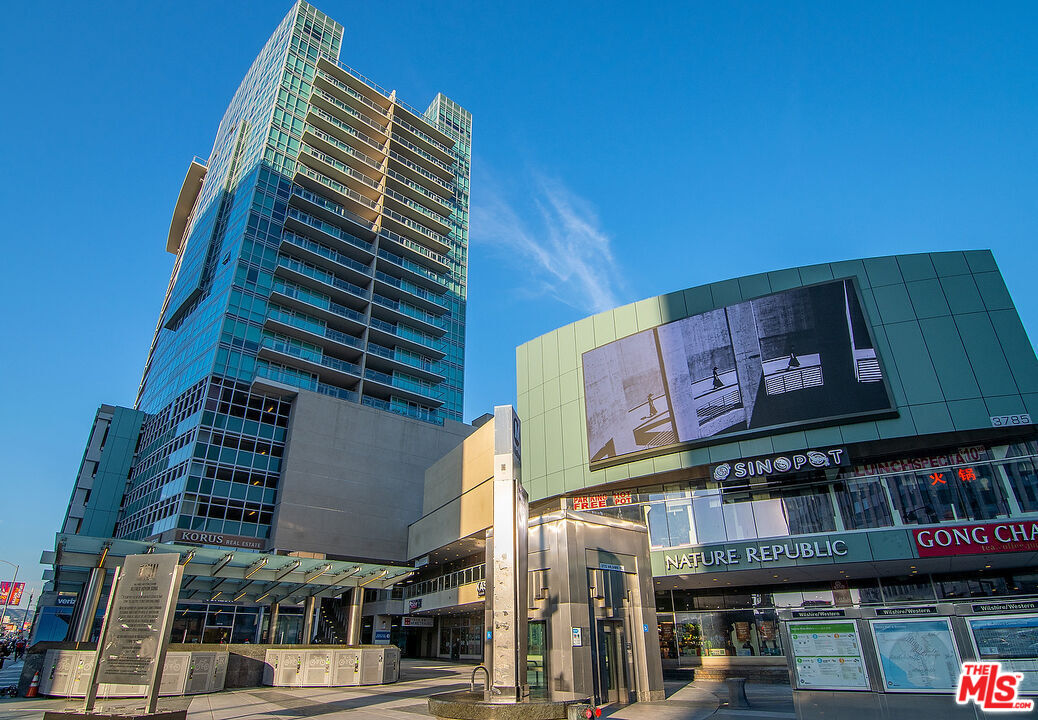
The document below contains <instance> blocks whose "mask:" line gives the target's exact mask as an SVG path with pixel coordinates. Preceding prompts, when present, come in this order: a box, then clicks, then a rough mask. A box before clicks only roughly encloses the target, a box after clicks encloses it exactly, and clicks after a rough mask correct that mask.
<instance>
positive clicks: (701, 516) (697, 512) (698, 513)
mask: <svg viewBox="0 0 1038 720" xmlns="http://www.w3.org/2000/svg"><path fill="white" fill-rule="evenodd" d="M692 514H693V515H694V516H695V519H696V537H697V538H698V542H700V543H701V544H704V545H705V544H707V543H715V542H724V541H725V540H726V539H727V535H725V531H724V513H723V512H722V511H721V493H720V491H718V490H696V491H693V493H692Z"/></svg>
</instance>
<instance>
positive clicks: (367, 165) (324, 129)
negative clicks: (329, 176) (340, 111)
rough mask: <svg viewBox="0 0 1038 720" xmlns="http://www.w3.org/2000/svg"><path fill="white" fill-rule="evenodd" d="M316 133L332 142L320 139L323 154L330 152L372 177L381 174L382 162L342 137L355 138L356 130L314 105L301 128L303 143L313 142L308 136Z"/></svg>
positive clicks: (308, 111)
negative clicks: (322, 145)
mask: <svg viewBox="0 0 1038 720" xmlns="http://www.w3.org/2000/svg"><path fill="white" fill-rule="evenodd" d="M318 132H321V133H324V135H326V136H327V137H330V138H332V140H334V142H332V140H328V139H327V138H326V137H323V136H322V137H321V139H320V142H321V143H325V145H326V146H324V147H322V149H323V150H324V151H325V152H330V153H331V154H332V155H335V154H339V157H340V159H341V160H343V161H344V162H348V163H350V164H352V165H354V167H356V168H357V169H358V170H361V171H363V172H367V173H369V174H372V175H373V176H378V175H381V174H382V164H383V163H382V161H380V160H377V159H376V158H374V157H372V156H371V155H368V154H367V153H365V152H364V151H363V150H362V149H360V148H357V147H354V145H353V144H352V143H351V142H348V141H347V140H346V139H344V138H343V137H342V134H343V133H346V134H347V135H350V136H355V133H356V132H357V131H356V130H354V129H353V128H352V127H350V126H349V125H347V124H346V123H344V122H343V121H342V120H340V119H339V118H337V117H335V116H334V115H332V114H331V113H327V112H325V111H324V110H322V109H321V108H319V107H317V106H316V105H311V106H310V108H309V109H308V110H307V113H306V125H305V126H304V127H303V140H304V142H314V141H313V140H312V138H310V137H309V136H310V135H316V134H317V133H318Z"/></svg>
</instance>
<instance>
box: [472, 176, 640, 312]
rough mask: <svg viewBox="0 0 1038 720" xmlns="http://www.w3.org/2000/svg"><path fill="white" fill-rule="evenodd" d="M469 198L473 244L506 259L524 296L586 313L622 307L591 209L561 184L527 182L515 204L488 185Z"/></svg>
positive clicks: (607, 243)
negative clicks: (520, 282) (541, 297)
mask: <svg viewBox="0 0 1038 720" xmlns="http://www.w3.org/2000/svg"><path fill="white" fill-rule="evenodd" d="M480 182H481V190H480V191H479V192H478V193H474V194H473V198H472V202H473V205H472V213H471V228H472V230H471V234H472V240H473V242H474V243H480V244H483V245H487V246H491V247H492V248H494V249H495V250H501V251H503V252H506V253H509V254H510V255H511V256H512V257H513V259H514V266H515V268H516V270H517V272H519V273H521V274H522V276H523V280H524V286H525V288H526V291H527V292H529V293H531V294H534V295H548V296H551V297H554V298H555V299H557V300H559V301H560V302H563V303H565V304H567V305H569V306H570V307H573V308H576V309H577V310H581V311H583V312H587V313H594V312H600V311H602V310H608V309H610V308H612V307H616V306H617V305H619V304H621V303H622V302H623V300H622V299H621V298H622V296H623V294H624V283H623V279H622V275H621V273H620V271H619V268H618V266H617V262H616V258H615V256H614V255H613V247H612V239H611V238H610V237H609V235H608V234H607V233H606V232H605V231H604V230H603V229H602V227H601V224H600V222H599V219H598V214H597V212H596V211H595V208H594V207H593V206H592V205H591V203H589V202H588V201H586V200H584V199H583V198H581V197H580V196H578V195H577V194H576V193H574V192H573V191H571V190H570V189H569V188H567V187H566V186H565V185H564V184H563V183H562V182H561V181H559V180H554V179H549V178H546V177H543V176H539V175H537V176H534V177H533V178H532V179H529V182H528V185H527V187H526V189H525V190H526V192H525V193H524V194H525V195H526V197H524V198H522V200H518V199H516V198H515V197H514V194H511V195H510V194H508V193H506V192H505V191H503V190H502V189H501V188H500V186H499V185H498V184H497V183H495V182H494V181H493V180H492V179H488V178H487V177H485V173H484V177H482V178H481V181H480Z"/></svg>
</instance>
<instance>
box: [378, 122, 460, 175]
mask: <svg viewBox="0 0 1038 720" xmlns="http://www.w3.org/2000/svg"><path fill="white" fill-rule="evenodd" d="M392 131H393V132H396V133H399V134H400V136H401V137H403V138H406V139H407V140H408V141H410V142H411V143H413V144H414V145H416V146H417V147H420V148H422V149H423V150H425V152H426V153H428V154H429V155H431V156H433V157H435V158H437V159H438V160H439V161H440V162H442V163H444V164H446V165H448V166H450V165H451V164H453V163H454V157H453V156H452V155H451V153H450V148H448V147H446V146H444V145H441V144H440V143H439V142H438V141H437V140H435V139H433V137H432V136H431V135H428V134H426V133H425V132H423V131H422V130H420V129H419V128H417V127H415V126H414V125H412V124H411V123H409V122H407V121H406V120H405V119H404V118H403V117H402V116H401V115H400V114H397V113H394V114H393V126H392ZM453 144H454V143H451V145H453Z"/></svg>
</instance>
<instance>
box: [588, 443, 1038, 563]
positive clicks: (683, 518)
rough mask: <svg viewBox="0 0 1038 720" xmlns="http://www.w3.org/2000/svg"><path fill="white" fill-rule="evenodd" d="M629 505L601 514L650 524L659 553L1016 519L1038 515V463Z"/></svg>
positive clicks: (669, 490) (654, 496) (657, 494)
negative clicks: (1015, 515)
mask: <svg viewBox="0 0 1038 720" xmlns="http://www.w3.org/2000/svg"><path fill="white" fill-rule="evenodd" d="M711 484H713V483H711ZM625 494H626V491H625ZM629 497H630V500H629V502H628V503H627V504H623V505H619V506H607V507H600V508H598V509H596V510H593V512H598V513H602V514H606V515H612V516H615V517H620V518H623V519H627V520H634V521H639V522H641V521H644V522H645V523H646V525H647V526H648V528H649V541H650V545H651V547H652V548H653V549H662V548H680V547H687V546H691V545H706V544H710V543H721V542H730V541H737V540H754V539H757V538H770V537H786V536H789V535H805V534H811V533H825V532H839V531H843V530H867V529H871V528H883V527H894V526H898V525H930V524H937V523H943V522H962V521H978V520H996V519H999V518H1006V517H1009V516H1010V515H1012V514H1013V512H1014V504H1016V505H1017V506H1018V507H1019V508H1020V509H1021V510H1022V511H1023V512H1025V513H1026V512H1038V462H1036V459H1035V458H1031V457H1028V458H1019V459H1007V460H1003V461H988V462H983V463H977V464H973V465H969V466H954V467H947V468H939V469H935V470H928V471H919V472H913V473H899V474H890V475H879V476H873V477H855V476H853V475H852V474H850V473H847V474H846V476H845V477H839V478H837V479H836V480H835V481H834V482H831V483H825V484H818V485H812V486H800V487H789V486H783V485H781V484H780V483H775V484H773V485H769V486H761V487H760V488H752V487H751V488H738V489H729V488H720V487H689V486H667V487H663V488H659V489H648V488H647V489H644V490H641V491H639V490H635V491H633V492H631V493H630V496H629ZM606 504H607V503H606V502H605V500H603V502H602V505H606Z"/></svg>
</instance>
